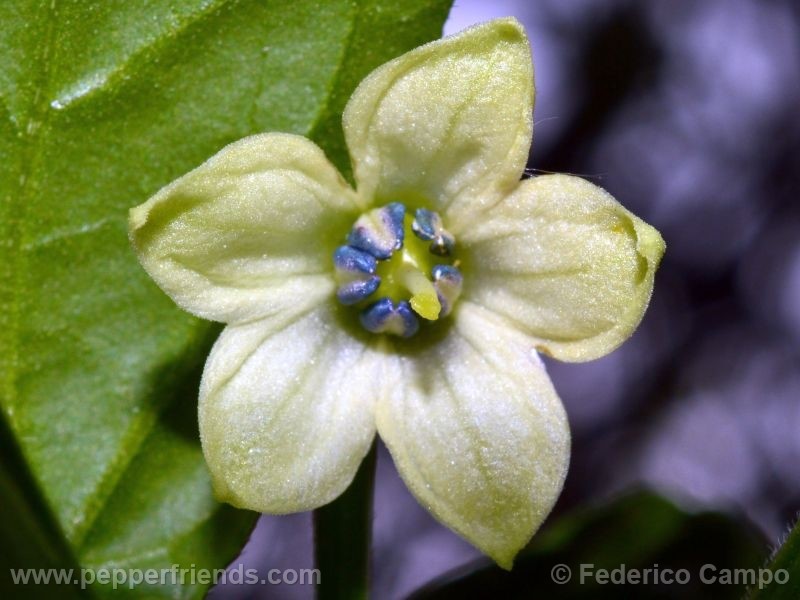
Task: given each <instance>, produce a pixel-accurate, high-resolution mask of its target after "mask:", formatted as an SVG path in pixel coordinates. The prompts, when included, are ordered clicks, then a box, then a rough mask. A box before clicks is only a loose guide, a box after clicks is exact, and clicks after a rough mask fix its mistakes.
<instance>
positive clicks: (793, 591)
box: [747, 523, 800, 600]
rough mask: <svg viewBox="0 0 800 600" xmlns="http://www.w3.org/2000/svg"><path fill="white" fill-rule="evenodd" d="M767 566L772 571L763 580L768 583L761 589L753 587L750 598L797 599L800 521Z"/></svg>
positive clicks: (799, 571)
mask: <svg viewBox="0 0 800 600" xmlns="http://www.w3.org/2000/svg"><path fill="white" fill-rule="evenodd" d="M765 568H766V569H768V570H769V572H770V573H769V574H765V575H764V576H763V577H762V580H763V581H765V582H768V583H767V584H766V585H764V586H762V588H761V589H759V588H758V587H757V586H756V587H753V588H751V593H750V594H749V595H748V596H747V598H748V599H749V600H797V598H799V597H800V523H796V524H795V526H794V528H793V529H792V531H791V532H790V533H789V536H788V537H787V538H786V541H785V542H783V545H782V546H781V547H780V549H779V550H778V551H777V552H776V553H775V556H774V557H773V558H772V560H771V561H770V563H769V564H768V565H767V566H766V567H765ZM778 571H781V572H780V573H778Z"/></svg>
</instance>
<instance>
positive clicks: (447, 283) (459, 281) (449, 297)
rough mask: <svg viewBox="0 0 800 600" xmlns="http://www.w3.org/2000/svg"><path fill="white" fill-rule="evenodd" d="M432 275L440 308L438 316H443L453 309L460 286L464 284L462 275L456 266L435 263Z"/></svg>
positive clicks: (459, 292)
mask: <svg viewBox="0 0 800 600" xmlns="http://www.w3.org/2000/svg"><path fill="white" fill-rule="evenodd" d="M431 275H433V287H434V288H436V295H437V296H438V298H439V304H441V305H442V309H441V311H440V312H439V317H440V318H441V317H445V316H447V315H449V314H450V311H452V310H453V306H454V305H455V303H456V300H458V297H459V296H460V295H461V287H462V286H463V284H464V276H463V275H462V274H461V271H459V270H458V269H457V268H456V267H453V266H451V265H436V266H434V267H433V270H432V271H431Z"/></svg>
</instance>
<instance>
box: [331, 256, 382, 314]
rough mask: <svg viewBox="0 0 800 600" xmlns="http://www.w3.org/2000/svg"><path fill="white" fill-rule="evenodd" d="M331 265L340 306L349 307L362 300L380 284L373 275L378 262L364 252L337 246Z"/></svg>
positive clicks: (379, 279)
mask: <svg viewBox="0 0 800 600" xmlns="http://www.w3.org/2000/svg"><path fill="white" fill-rule="evenodd" d="M333 264H334V267H335V268H336V280H337V282H338V283H339V289H337V290H336V297H337V298H338V299H339V302H341V303H342V304H345V305H348V306H349V305H351V304H356V303H358V302H360V301H361V300H364V299H365V298H367V297H368V296H369V295H370V294H373V293H374V292H375V290H377V289H378V286H379V285H380V284H381V278H380V277H378V276H377V275H375V269H376V268H377V266H378V261H376V260H375V258H374V257H372V256H371V255H369V254H367V253H366V252H362V251H361V250H356V249H355V248H351V247H350V246H339V247H338V248H337V249H336V251H335V252H334V253H333Z"/></svg>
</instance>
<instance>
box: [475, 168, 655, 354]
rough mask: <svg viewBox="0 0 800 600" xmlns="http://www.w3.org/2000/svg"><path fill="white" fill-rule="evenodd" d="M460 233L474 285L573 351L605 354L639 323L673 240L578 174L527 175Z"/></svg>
mask: <svg viewBox="0 0 800 600" xmlns="http://www.w3.org/2000/svg"><path fill="white" fill-rule="evenodd" d="M459 242H460V243H462V244H463V247H464V248H465V256H466V259H465V262H466V263H467V264H468V266H467V267H465V290H464V295H465V296H467V297H469V299H470V300H472V301H474V302H477V303H479V304H481V305H482V306H485V307H486V308H489V309H490V310H492V311H494V312H495V313H497V314H498V315H501V316H502V317H503V318H505V319H506V320H507V321H508V322H509V323H510V324H512V325H513V326H515V327H518V328H519V329H520V330H521V331H524V332H526V333H528V334H529V335H531V336H533V337H535V338H536V339H537V340H538V342H537V349H538V350H540V351H542V352H544V353H546V354H549V355H551V356H554V357H555V358H558V359H561V360H567V361H585V360H591V359H594V358H598V357H600V356H603V355H604V354H607V353H608V352H611V351H612V350H614V349H615V348H616V347H617V346H619V345H620V344H621V343H622V342H623V341H625V340H626V339H627V338H628V337H629V336H630V335H631V334H632V333H633V331H634V330H635V329H636V327H637V325H638V324H639V322H640V321H641V319H642V316H643V315H644V312H645V309H646V308H647V305H648V303H649V301H650V296H651V294H652V292H653V280H654V277H655V272H656V268H657V267H658V263H659V262H660V260H661V257H662V255H663V254H664V249H665V245H664V240H663V239H662V238H661V235H660V234H659V233H658V231H656V230H655V229H653V228H652V227H651V226H650V225H648V224H647V223H645V222H644V221H642V220H641V219H639V218H638V217H637V216H635V215H634V214H632V213H631V212H629V211H628V210H626V209H625V208H624V207H623V206H622V205H621V204H619V203H618V202H617V201H616V200H615V199H614V198H613V197H612V196H611V195H610V194H609V193H608V192H606V191H605V190H603V189H601V188H599V187H597V186H596V185H593V184H592V183H589V182H588V181H586V180H584V179H581V178H579V177H573V176H570V175H544V176H541V177H534V178H532V179H528V180H525V181H523V182H521V183H520V185H519V187H518V188H517V190H516V191H515V192H514V193H513V194H511V195H509V196H508V197H507V198H505V199H504V200H503V201H502V202H500V203H498V204H497V205H496V206H495V207H493V208H492V209H490V210H488V211H487V212H486V213H484V214H483V215H482V217H481V219H480V221H479V222H477V223H476V224H475V225H474V226H473V227H472V228H470V229H469V231H467V232H465V234H464V235H463V236H462V237H461V238H460V239H459ZM466 286H469V287H468V288H467V287H466Z"/></svg>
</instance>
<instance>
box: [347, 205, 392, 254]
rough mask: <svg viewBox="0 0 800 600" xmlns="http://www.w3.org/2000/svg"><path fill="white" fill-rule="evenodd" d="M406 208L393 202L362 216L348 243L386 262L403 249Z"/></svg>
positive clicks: (354, 227)
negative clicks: (395, 252) (394, 253)
mask: <svg viewBox="0 0 800 600" xmlns="http://www.w3.org/2000/svg"><path fill="white" fill-rule="evenodd" d="M405 214H406V207H405V206H403V205H402V204H400V203H399V202H392V203H391V204H387V205H386V206H384V207H382V208H376V209H373V210H371V211H369V212H368V213H365V214H363V215H361V216H360V217H359V218H358V220H357V221H356V223H355V225H353V229H352V230H351V231H350V234H349V235H348V236H347V243H348V244H349V245H350V246H352V247H353V248H358V249H359V250H363V251H364V252H367V253H369V254H371V255H372V256H374V257H375V258H377V259H379V260H386V259H387V258H389V257H390V256H391V255H392V253H393V252H394V251H395V250H399V249H400V248H402V247H403V238H404V237H405V231H404V228H403V218H404V217H405Z"/></svg>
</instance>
